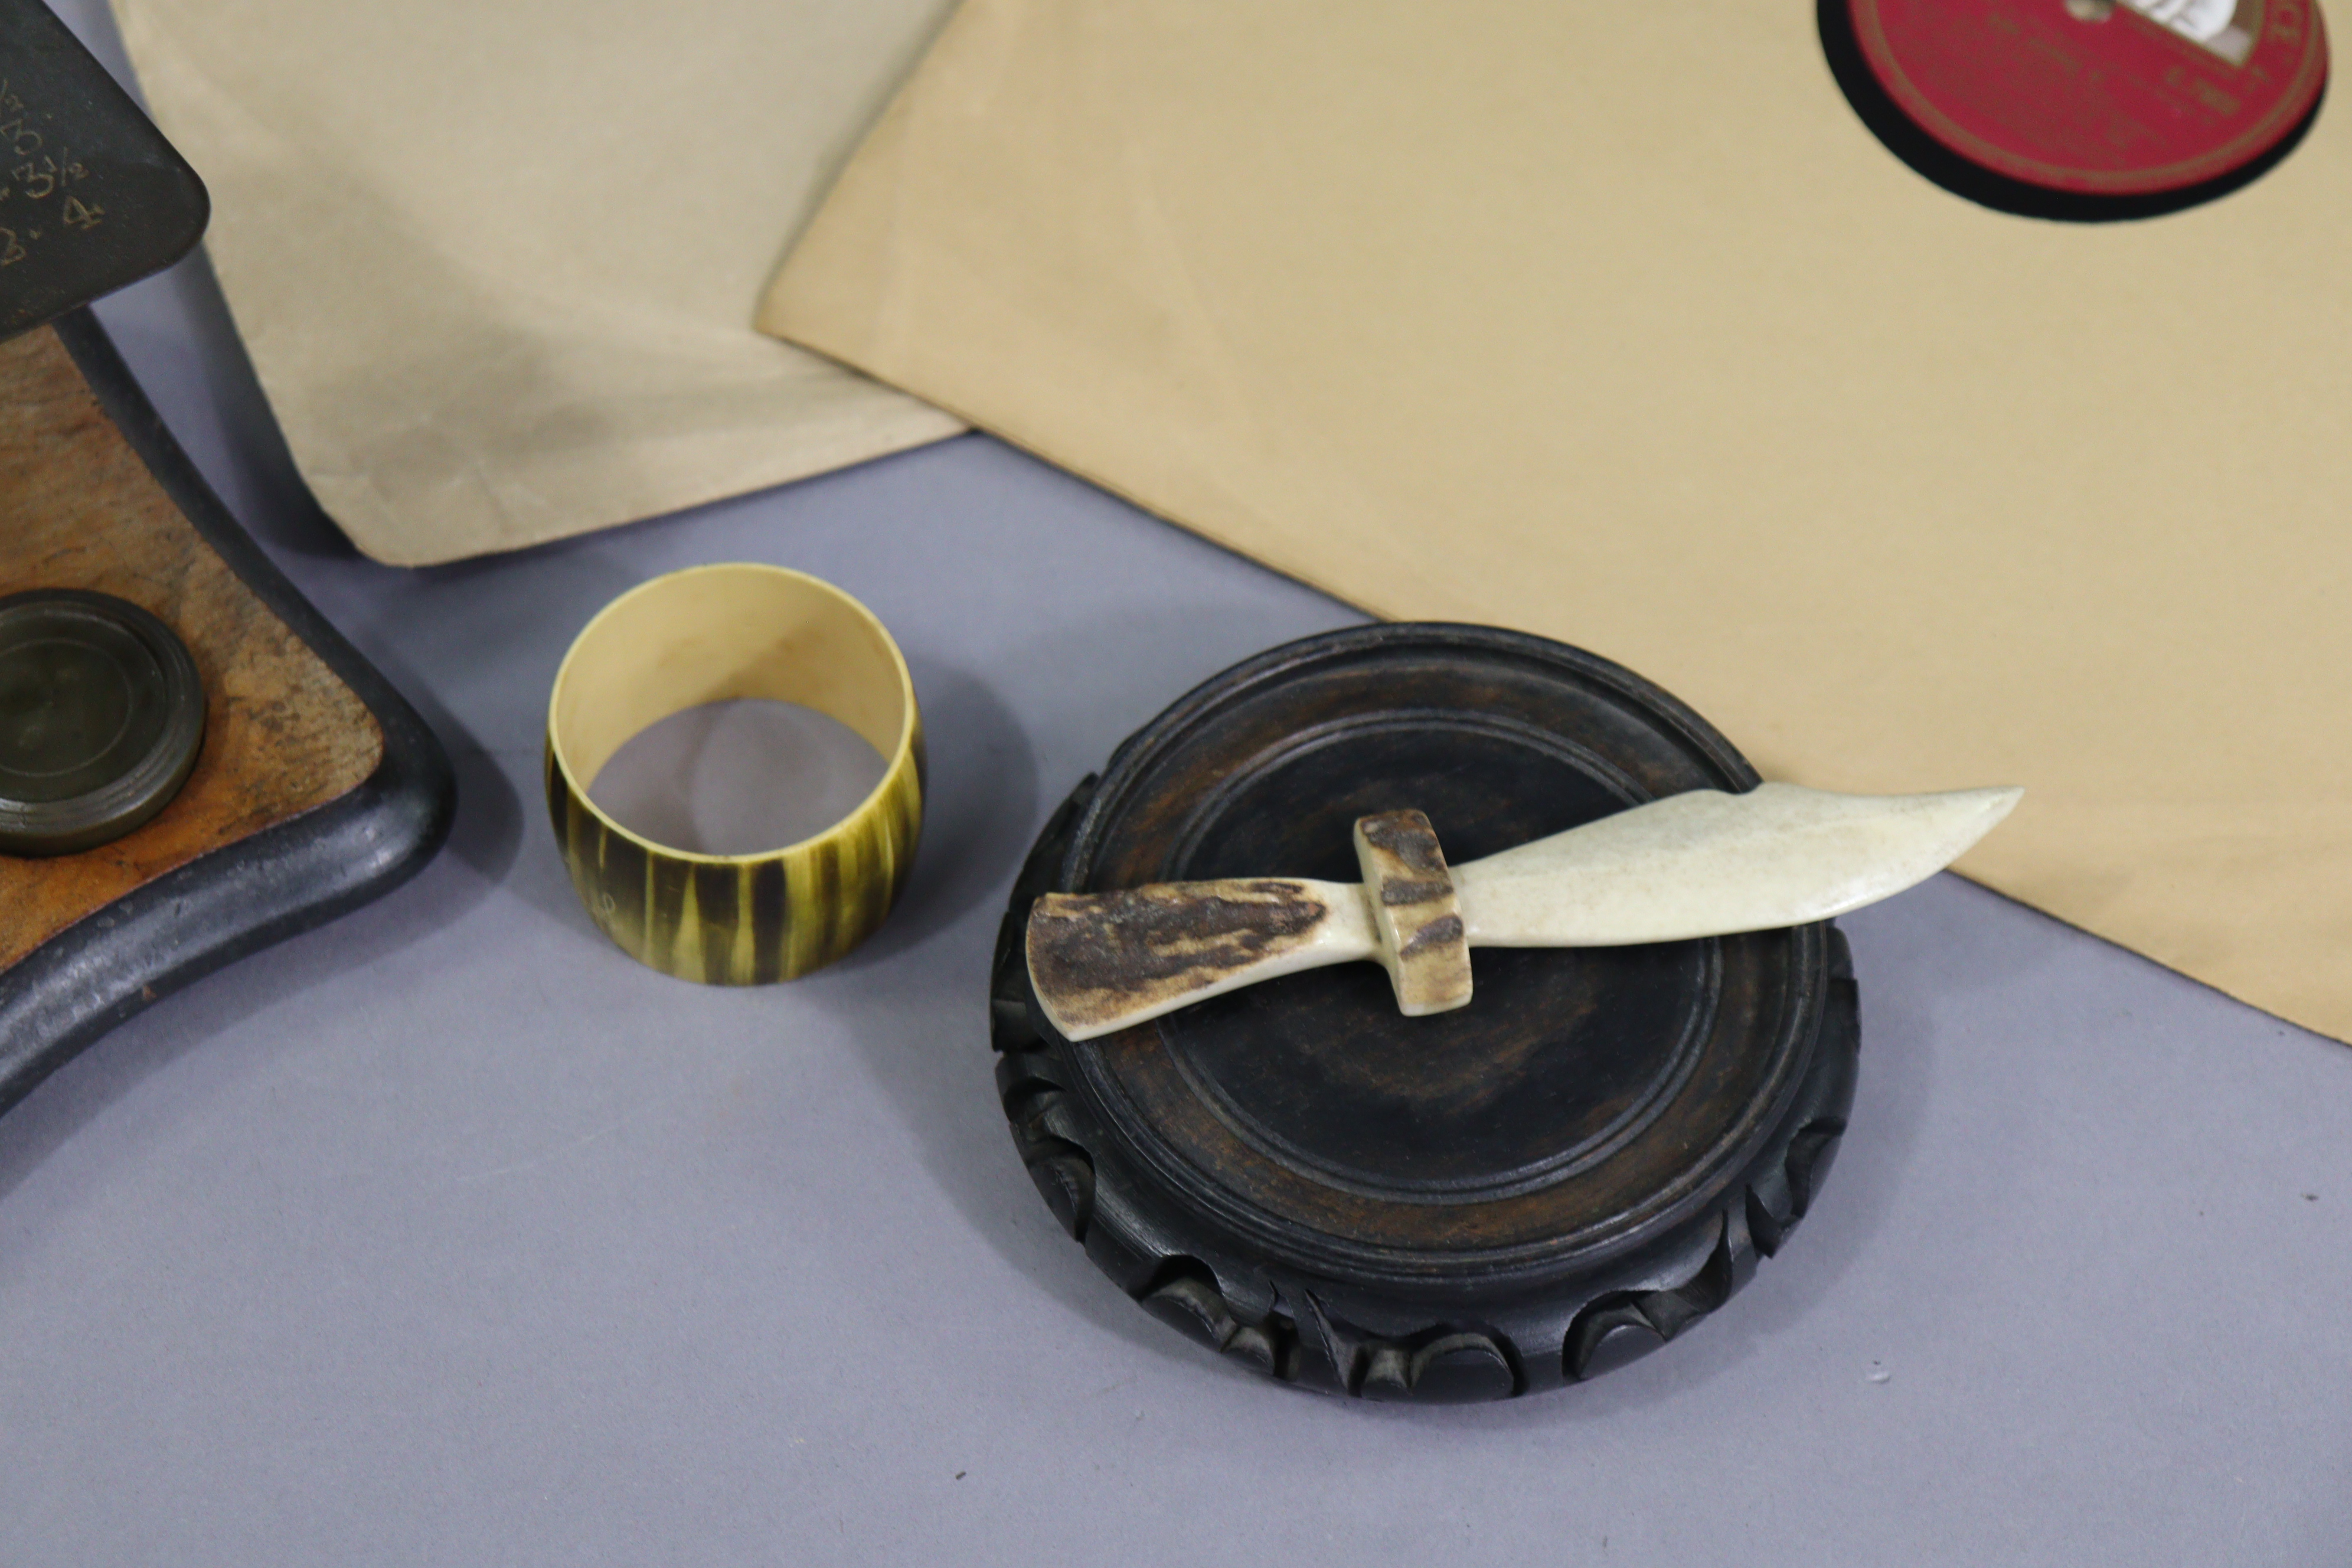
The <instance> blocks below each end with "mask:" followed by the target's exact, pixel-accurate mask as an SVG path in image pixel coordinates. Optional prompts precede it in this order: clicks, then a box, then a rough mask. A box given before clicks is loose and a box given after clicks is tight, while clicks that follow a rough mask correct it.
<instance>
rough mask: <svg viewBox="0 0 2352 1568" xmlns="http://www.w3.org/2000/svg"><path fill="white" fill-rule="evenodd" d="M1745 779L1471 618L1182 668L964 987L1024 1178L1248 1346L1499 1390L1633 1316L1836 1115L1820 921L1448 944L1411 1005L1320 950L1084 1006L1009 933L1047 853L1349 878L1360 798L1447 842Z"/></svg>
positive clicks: (1383, 980) (1121, 880) (1575, 656)
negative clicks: (1445, 979) (1455, 980)
mask: <svg viewBox="0 0 2352 1568" xmlns="http://www.w3.org/2000/svg"><path fill="white" fill-rule="evenodd" d="M1756 782H1757V781H1756V774H1755V772H1754V771H1753V770H1752V769H1751V768H1750V767H1749V766H1748V763H1747V762H1746V761H1745V760H1744V759H1742V758H1741V757H1740V755H1739V753H1738V752H1737V751H1735V750H1733V749H1732V747H1731V745H1730V744H1729V743H1728V742H1726V741H1725V740H1724V738H1723V737H1722V736H1721V735H1719V734H1717V732H1716V731H1714V730H1713V729H1711V728H1710V727H1708V726H1707V724H1706V722H1705V721H1703V720H1701V719H1699V718H1698V717H1697V716H1696V714H1694V713H1692V712H1691V711H1690V710H1688V709H1686V708H1685V707H1684V706H1683V705H1682V704H1681V703H1679V702H1677V701H1675V700H1674V699H1673V698H1672V697H1669V696H1667V695H1666V694H1665V693H1664V692H1663V691H1660V690H1659V689H1657V688H1655V687H1654V686H1652V685H1650V684H1649V683H1648V682H1646V681H1643V680H1642V679H1640V678H1639V677H1637V676H1634V675H1633V674H1632V673H1630V672H1628V671H1626V670H1623V669H1621V668H1618V667H1617V666H1615V665H1612V664H1610V663H1608V662H1607V661H1606V660H1603V659H1600V658H1594V657H1593V656H1591V655H1590V654H1586V653H1582V652H1580V651H1579V650H1577V649H1574V648H1570V647H1563V646H1562V645H1560V644H1558V643H1554V642H1549V641H1547V640H1545V639H1542V638H1539V637H1526V636H1522V635H1520V634H1517V633H1515V632H1507V631H1500V630H1496V629H1494V628H1491V627H1483V626H1439V625H1415V624H1397V625H1389V626H1366V627H1360V628H1355V629H1352V630H1348V631H1342V632H1335V633H1330V634H1328V635H1325V636H1322V637H1310V638H1307V639H1306V640H1305V641H1303V642H1298V643H1294V644H1291V645H1289V646H1287V647H1280V648H1276V649H1275V650H1273V651H1272V652H1269V653H1266V654H1263V655H1260V656H1259V657H1257V658H1254V659H1251V660H1249V661H1247V662H1245V663H1244V664H1242V665H1238V666H1236V667H1235V668H1233V669H1230V670H1228V671H1226V672H1225V673H1223V675H1220V676H1217V677H1214V678H1213V679H1210V680H1209V681H1208V682H1206V683H1205V684H1203V685H1202V687H1200V688H1199V689H1196V690H1194V691H1193V692H1192V694H1191V695H1189V696H1187V697H1185V698H1184V699H1182V700H1180V701H1179V702H1178V703H1177V704H1176V705H1175V706H1174V707H1172V708H1171V709H1170V710H1168V711H1167V712H1165V713H1163V714H1161V715H1160V717H1159V718H1158V719H1155V720H1154V721H1151V722H1150V724H1148V725H1146V726H1145V727H1144V728H1143V729H1142V730H1141V731H1138V732H1137V733H1136V734H1135V735H1134V736H1132V737H1131V738H1129V741H1128V742H1126V743H1125V744H1124V745H1122V746H1121V747H1120V748H1119V749H1118V752H1116V753H1114V755H1113V756H1112V758H1111V761H1110V763H1109V764H1108V768H1107V769H1106V770H1105V772H1104V773H1103V775H1102V776H1101V778H1100V779H1099V781H1097V780H1096V779H1093V778H1089V779H1087V781H1085V782H1084V783H1082V784H1080V785H1079V786H1078V788H1077V790H1076V793H1075V794H1073V795H1072V796H1071V797H1070V799H1069V801H1068V802H1067V803H1066V805H1064V806H1063V808H1062V809H1061V811H1060V812H1059V813H1058V814H1057V815H1056V816H1055V818H1054V819H1053V821H1052V822H1050V823H1049V824H1048V825H1047V826H1046V828H1045V832H1044V834H1043V835H1042V836H1041V837H1040V838H1039V840H1038V842H1037V846H1036V847H1035V849H1034V851H1033V852H1032V854H1031V856H1030V858H1029V862H1028V864H1027V866H1026V867H1025V868H1024V871H1023V873H1022V876H1021V879H1020V880H1019V882H1018V883H1017V884H1016V886H1015V888H1014V889H1013V898H1012V901H1011V904H1010V907H1009V908H1008V909H1007V910H1006V915H1005V922H1004V926H1003V932H1002V935H1001V936H1000V939H999V942H998V947H997V957H996V964H995V968H994V973H993V977H992V980H993V984H992V994H991V999H992V1021H993V1035H994V1043H995V1046H996V1049H997V1051H998V1052H999V1053H1000V1054H999V1065H998V1069H997V1083H998V1089H999V1090H1000V1093H1001V1095H1002V1097H1003V1108H1004V1112H1005V1115H1006V1118H1007V1119H1008V1121H1010V1122H1011V1123H1012V1128H1013V1142H1014V1145H1015V1147H1016V1148H1017V1149H1018V1151H1019V1152H1020V1154H1021V1157H1022V1159H1023V1161H1024V1163H1025V1164H1026V1165H1027V1167H1028V1170H1029V1173H1030V1175H1031V1177H1032V1179H1033V1180H1034V1182H1035V1183H1036V1184H1037V1186H1038V1189H1039V1191H1040V1192H1041V1193H1042V1194H1044V1195H1045V1200H1046V1203H1047V1205H1049V1206H1050V1207H1051V1208H1052V1209H1053V1210H1054V1212H1055V1215H1057V1217H1059V1218H1060V1220H1061V1221H1062V1223H1063V1225H1064V1226H1066V1228H1067V1229H1068V1230H1069V1231H1070V1233H1071V1235H1072V1236H1073V1237H1076V1239H1077V1240H1078V1241H1079V1242H1081V1243H1082V1244H1083V1245H1084V1246H1085V1247H1086V1250H1087V1256H1088V1257H1089V1258H1092V1259H1093V1260H1094V1262H1095V1263H1096V1264H1097V1266H1098V1267H1099V1268H1101V1269H1102V1270H1103V1271H1104V1272H1105V1273H1106V1274H1108V1275H1109V1276H1110V1278H1111V1279H1112V1280H1113V1281H1114V1282H1115V1283H1116V1284H1117V1285H1118V1288H1119V1289H1122V1290H1123V1291H1125V1292H1126V1293H1127V1294H1128V1295H1129V1297H1130V1298H1132V1299H1133V1300H1136V1301H1137V1302H1138V1303H1139V1305H1141V1306H1142V1307H1143V1308H1144V1309H1145V1310H1148V1311H1150V1312H1151V1313H1152V1314H1153V1315H1155V1316H1157V1317H1160V1318H1161V1319H1163V1320H1165V1321H1168V1322H1169V1323H1171V1325H1173V1326H1174V1327H1176V1328H1177V1329H1179V1330H1180V1331H1183V1332H1184V1333H1186V1334H1188V1335H1190V1336H1191V1337H1192V1338H1194V1339H1196V1340H1199V1341H1201V1342H1204V1343H1206V1344H1207V1345H1209V1346H1211V1347H1212V1348H1213V1349H1215V1350H1217V1351H1219V1352H1223V1353H1224V1355H1225V1356H1227V1357H1229V1358H1232V1359H1234V1360H1235V1361H1237V1362H1239V1363H1244V1364H1246V1365H1248V1366H1250V1367H1252V1368H1255V1370H1256V1371H1258V1372H1260V1373H1265V1375H1268V1376H1270V1377H1273V1378H1275V1379H1276V1380H1278V1381H1281V1382H1285V1383H1290V1384H1298V1385H1300V1386H1304V1387H1309V1388H1318V1389H1322V1390H1324V1391H1327V1392H1331V1393H1338V1394H1349V1395H1353V1396H1357V1397H1362V1398H1377V1399H1398V1400H1412V1401H1422V1402H1446V1401H1459V1400H1467V1399H1492V1398H1507V1397H1510V1396H1512V1395H1515V1394H1524V1393H1528V1392H1529V1391H1533V1390H1538V1389H1544V1388H1557V1387H1559V1386H1561V1385H1562V1384H1570V1383H1576V1382H1580V1381H1583V1380H1585V1379H1588V1378H1591V1377H1593V1376H1595V1375H1598V1374H1599V1373H1601V1372H1603V1371H1605V1370H1607V1369H1608V1368H1610V1367H1612V1366H1614V1365H1617V1364H1619V1363H1622V1362H1623V1361H1626V1360H1630V1359H1632V1358H1633V1356H1636V1355H1639V1354H1642V1353H1643V1352H1646V1351H1649V1350H1652V1349H1654V1348H1655V1347H1657V1346H1658V1345H1660V1344H1662V1343H1664V1342H1666V1341H1667V1340H1670V1339H1673V1338H1674V1337H1675V1336H1676V1335H1678V1334H1680V1333H1681V1332H1683V1331H1685V1329H1687V1328H1689V1327H1691V1326H1692V1325H1693V1324H1695V1323H1696V1322H1698V1321H1700V1320H1702V1319H1704V1318H1705V1317H1706V1315H1707V1314H1709V1313H1710V1312H1712V1311H1714V1310H1716V1309H1717V1308H1719V1307H1721V1306H1722V1305H1723V1304H1724V1303H1725V1301H1726V1300H1727V1299H1728V1298H1729V1297H1730V1295H1731V1294H1732V1292H1733V1291H1734V1290H1735V1289H1738V1287H1739V1286H1740V1285H1741V1284H1742V1283H1743V1282H1744V1281H1745V1280H1746V1279H1748V1277H1749V1275H1750V1274H1751V1273H1752V1272H1753V1270H1754V1268H1755V1266H1756V1261H1757V1259H1758V1258H1759V1256H1769V1255H1770V1254H1772V1253H1774V1252H1775V1251H1777V1250H1778V1249H1779V1248H1780V1246H1781V1244H1782V1243H1783V1242H1784V1241H1785V1240H1786V1239H1787V1238H1788V1237H1789V1235H1790V1231H1791V1230H1792V1229H1793V1227H1794V1226H1795V1225H1796V1223H1797V1221H1798V1220H1799V1218H1800V1217H1801V1216H1802V1215H1803V1214H1804V1213H1805V1210H1806V1207H1807V1205H1808V1204H1809V1203H1810V1202H1811V1198H1812V1194H1813V1193H1814V1191H1815V1189H1816V1187H1817V1185H1818V1184H1819V1183H1820V1181H1821V1179H1822V1175H1823V1174H1824V1173H1826V1171H1827V1169H1828V1166H1829V1161H1830V1157H1831V1154H1832V1152H1833V1151H1834V1149H1835V1147H1836V1143H1837V1141H1838V1139H1839V1136H1840V1135H1841V1134H1842V1133H1843V1131H1844V1128H1845V1117H1846V1113H1847V1110H1848V1109H1849V1107H1850V1105H1851V1102H1852V1100H1853V1081H1854V1069H1855V1060H1856V1055H1855V1053H1856V1048H1857V1038H1858V1037H1857V1029H1856V1013H1855V992H1854V986H1853V980H1852V977H1851V969H1850V967H1849V965H1848V963H1847V962H1846V958H1845V944H1844V941H1843V938H1842V937H1841V936H1840V935H1839V934H1838V932H1837V931H1836V930H1835V928H1834V927H1833V926H1832V925H1831V924H1829V923H1828V922H1823V923H1822V924H1818V925H1812V926H1805V927H1801V928H1797V929H1794V930H1787V931H1762V932H1754V933H1750V934H1748V935H1743V936H1735V937H1720V938H1710V939H1707V940H1704V941H1696V942H1666V943H1658V944H1654V945H1651V946H1646V947H1624V948H1592V949H1583V950H1568V949H1555V950H1541V949H1525V948H1522V949H1506V948H1482V949H1480V950H1478V952H1477V953H1476V955H1475V960H1474V967H1475V985H1476V994H1475V998H1474V1000H1473V1001H1472V1003H1471V1004H1470V1005H1468V1006H1466V1007H1464V1008H1462V1009H1460V1010H1458V1011H1454V1012H1447V1013H1441V1014H1436V1015H1433V1016H1424V1017H1413V1018H1408V1017H1404V1016H1401V1015H1400V1013H1399V1012H1398V1009H1397V1005H1396V1002H1395V998H1394V995H1393V994H1392V993H1391V989H1390V985H1389V982H1388V979H1387V977H1386V975H1385V974H1384V973H1382V972H1381V970H1380V969H1379V968H1378V967H1377V966H1376V965H1373V964H1369V963H1357V964H1343V965H1340V966H1339V967H1336V968H1328V969H1318V970H1312V971H1309V972H1307V973H1297V974H1291V975H1286V976H1284V977H1282V978H1280V979H1277V980H1273V981H1269V982H1266V983H1265V984H1257V985H1253V986H1249V987H1246V988H1244V989H1243V990H1239V991H1235V992H1231V993H1228V994H1225V995H1223V996H1219V997H1215V998H1213V999H1212V1000H1210V1001H1207V1002H1203V1003H1200V1004H1198V1005H1193V1006H1191V1007H1187V1008H1183V1009H1181V1010H1179V1011H1177V1012H1175V1013H1171V1014H1169V1015H1166V1016H1163V1017H1160V1018H1158V1019H1155V1020H1153V1021H1152V1022H1150V1023H1147V1024H1143V1025H1139V1026H1136V1027H1133V1028H1130V1029H1127V1030H1124V1031H1121V1032H1119V1033H1117V1034H1112V1035H1108V1036H1105V1037H1100V1038H1097V1039H1094V1040H1089V1041H1087V1042H1085V1043H1083V1044H1073V1043H1072V1042H1070V1041H1069V1040H1067V1039H1066V1038H1064V1037H1061V1036H1060V1035H1059V1034H1057V1033H1056V1032H1055V1029H1054V1028H1053V1026H1052V1024H1051V1023H1050V1021H1048V1020H1047V1018H1046V1016H1045V1013H1044V1010H1043V1009H1042V1008H1041V1007H1039V1006H1038V1005H1037V1004H1036V1001H1035V998H1034V994H1032V991H1031V988H1030V985H1029V982H1028V970H1027V965H1026V963H1024V957H1023V945H1022V934H1023V930H1024V925H1025V922H1026V921H1027V917H1028V913H1029V906H1030V904H1031V903H1032V902H1033V901H1034V900H1035V899H1036V897H1037V896H1038V895H1039V894H1040V893H1043V892H1045V891H1048V890H1055V889H1058V890H1066V891H1101V890H1105V889H1113V888H1121V887H1132V886H1136V885H1139V884H1141V883H1145V882H1152V881H1163V880H1178V879H1194V878H1214V877H1228V876H1250V875H1275V874H1279V875H1296V876H1306V877H1320V878H1328V879H1333V880H1339V881H1353V880H1355V879H1357V876H1358V875H1359V873H1358V870H1357V868H1356V864H1355V857H1354V851H1353V848H1352V846H1351V843H1350V839H1349V829H1350V826H1351V825H1352V824H1353V822H1354V821H1355V819H1356V818H1357V817H1359V816H1367V815H1370V814H1372V813H1375V812H1381V811H1388V810H1395V809H1400V808H1405V807H1412V808H1416V809H1419V810H1422V811H1424V812H1426V813H1427V814H1428V816H1429V817H1430V820H1431V821H1432V823H1433V825H1434V826H1435V827H1436V830H1437V834H1438V837H1439V840H1440V842H1441V844H1442V845H1443V846H1444V849H1445V853H1446V855H1447V857H1448V858H1449V859H1458V860H1469V859H1475V858H1478V857H1480V856H1484V855H1487V854H1491V853H1493V852H1495V851H1496V850H1499V849H1503V848H1507V847H1510V846H1512V845H1515V844H1517V843H1521V842H1524V841H1525V840H1528V839H1530V838H1535V837H1542V836H1544V835H1547V834H1551V833H1557V832H1560V831H1563V830H1565V829H1566V828H1569V827H1571V826H1577V825H1578V824H1580V823H1583V822H1587V821H1591V820H1592V819H1594V818H1596V817H1599V816H1606V815H1608V814H1610V813H1612V812H1614V811H1618V810H1622V809H1623V808H1624V807H1626V806H1628V805H1637V804H1639V803H1641V802H1643V801H1646V800H1651V799H1655V798H1658V797H1660V796H1663V795H1673V794H1677V793H1680V792H1682V791H1684V790H1689V789H1701V788H1706V789H1727V790H1744V789H1748V788H1750V787H1752V786H1753V785H1754V784H1755V783H1756Z"/></svg>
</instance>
